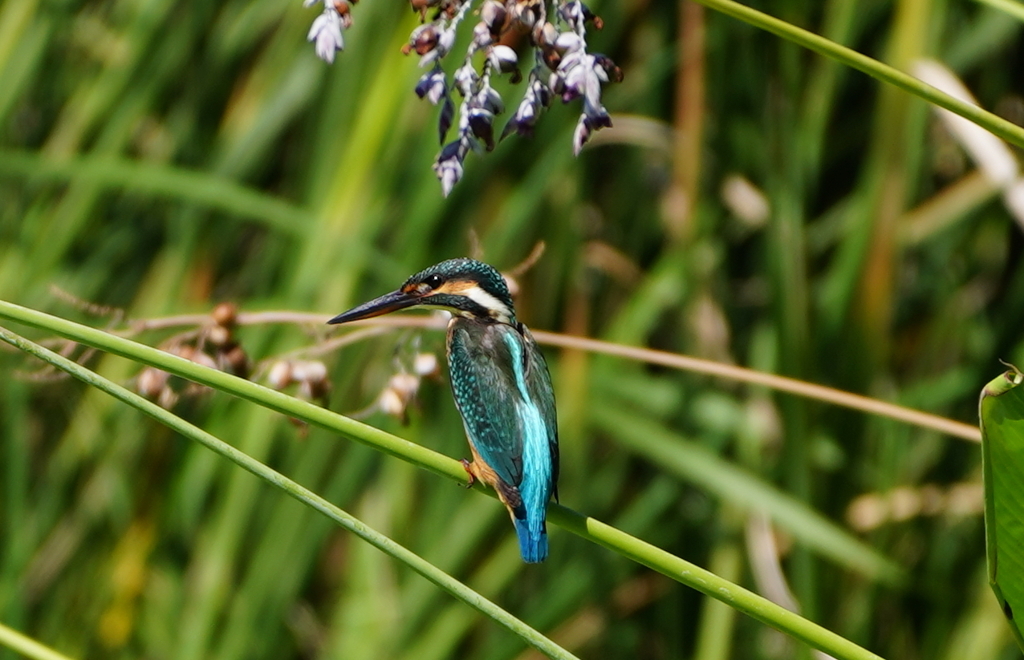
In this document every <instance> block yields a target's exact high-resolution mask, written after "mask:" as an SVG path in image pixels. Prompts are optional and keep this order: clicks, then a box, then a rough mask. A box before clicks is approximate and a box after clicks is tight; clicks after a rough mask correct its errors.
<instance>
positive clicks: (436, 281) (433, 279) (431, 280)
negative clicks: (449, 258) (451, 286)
mask: <svg viewBox="0 0 1024 660" xmlns="http://www.w3.org/2000/svg"><path fill="white" fill-rule="evenodd" d="M423 283H424V284H426V285H427V286H429V287H430V288H431V289H436V288H437V287H439V286H441V285H442V284H444V278H443V277H441V276H440V275H428V276H427V279H425V280H423Z"/></svg>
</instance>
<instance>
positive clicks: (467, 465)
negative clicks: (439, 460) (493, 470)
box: [460, 459, 476, 488]
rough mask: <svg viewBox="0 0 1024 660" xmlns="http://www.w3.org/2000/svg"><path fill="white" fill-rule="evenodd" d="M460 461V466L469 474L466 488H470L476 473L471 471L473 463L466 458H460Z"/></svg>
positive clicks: (474, 480) (474, 481)
mask: <svg viewBox="0 0 1024 660" xmlns="http://www.w3.org/2000/svg"><path fill="white" fill-rule="evenodd" d="M460 463H462V467H463V468H465V470H466V474H468V475H469V482H467V483H466V488H472V487H473V484H475V483H476V475H475V474H474V473H473V464H472V463H470V462H469V461H467V460H466V459H462V460H461V461H460Z"/></svg>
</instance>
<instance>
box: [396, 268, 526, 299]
mask: <svg viewBox="0 0 1024 660" xmlns="http://www.w3.org/2000/svg"><path fill="white" fill-rule="evenodd" d="M432 275H439V276H441V277H442V278H443V279H444V280H445V281H453V280H467V281H470V282H476V283H477V284H478V285H479V286H480V288H481V289H483V290H484V291H485V292H487V293H489V294H490V295H492V296H494V297H495V298H497V299H498V300H499V301H500V302H501V303H502V304H504V305H505V306H506V307H507V308H508V309H509V310H514V309H515V308H514V307H513V305H512V294H511V293H509V290H508V285H507V284H506V283H505V278H504V277H502V275H501V273H499V272H498V270H497V269H496V268H495V267H494V266H491V265H490V264H485V263H484V262H482V261H477V260H476V259H468V258H466V257H461V258H458V259H449V260H447V261H442V262H441V263H439V264H436V265H433V266H431V267H430V268H425V269H423V270H421V271H420V272H418V273H416V274H415V275H413V276H412V277H410V278H409V279H407V280H406V281H405V284H404V285H403V287H405V286H408V285H410V284H418V283H420V282H423V281H425V280H426V279H427V278H428V277H430V276H432Z"/></svg>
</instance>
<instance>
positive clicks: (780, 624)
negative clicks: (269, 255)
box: [0, 301, 880, 660]
mask: <svg viewBox="0 0 1024 660" xmlns="http://www.w3.org/2000/svg"><path fill="white" fill-rule="evenodd" d="M0 318H4V319H9V320H12V321H16V322H18V323H23V324H25V325H29V326H32V327H36V328H40V329H43V330H46V331H49V332H53V333H56V334H58V335H60V336H62V337H65V338H67V339H71V340H73V341H77V342H80V343H82V344H85V345H87V346H91V347H93V348H98V349H100V350H103V351H106V352H109V353H112V354H114V355H120V356H122V357H126V358H129V359H131V360H134V361H136V362H140V363H142V364H146V365H149V366H153V367H157V368H159V369H164V370H166V371H168V372H169V373H172V374H174V375H176V376H179V377H182V378H187V379H188V380H191V381H193V382H196V383H200V384H203V385H207V386H210V387H214V388H215V389H218V390H220V391H223V392H226V393H229V394H232V395H234V396H237V397H240V398H243V399H246V400H249V401H252V402H254V403H257V404H259V405H261V406H264V407H266V408H269V409H271V410H276V411H278V412H281V413H284V414H286V415H290V416H292V417H296V418H298V419H301V420H304V421H306V422H309V423H311V424H316V425H318V426H322V427H324V428H326V429H329V430H332V431H335V432H337V433H342V434H344V435H346V436H348V437H350V438H352V439H353V440H356V441H359V442H362V443H363V444H366V445H369V446H371V447H374V448H375V449H377V450H379V451H384V452H386V453H388V454H391V455H393V456H396V457H398V458H401V459H402V460H405V461H407V462H409V463H412V464H414V465H417V466H418V467H421V468H424V469H427V470H430V471H431V472H434V473H435V474H438V475H441V476H445V477H448V478H450V479H453V480H457V481H459V482H460V483H464V481H465V470H464V468H463V467H462V465H461V464H460V463H459V462H458V461H456V460H453V459H451V458H448V457H447V456H443V455H441V454H438V453H437V452H434V451H431V450H429V449H427V448H425V447H421V446H419V445H417V444H415V443H412V442H409V441H407V440H403V439H402V438H399V437H397V436H394V435H391V434H390V433H386V432H384V431H381V430H379V429H376V428H374V427H372V426H368V425H366V424H362V423H360V422H357V421H355V420H353V419H349V418H347V417H343V416H342V415H338V414H337V413H334V412H331V411H329V410H326V409H324V408H321V407H319V406H316V405H313V404H311V403H309V402H307V401H302V400H300V399H296V398H295V397H291V396H288V395H286V394H283V393H281V392H278V391H276V390H271V389H269V388H266V387H263V386H262V385H258V384H256V383H253V382H250V381H248V380H245V379H242V378H238V377H236V376H232V375H230V374H227V373H224V372H222V371H218V370H216V369H211V368H209V367H204V366H202V365H199V364H196V363H194V362H191V361H189V360H186V359H184V358H181V357H178V356H176V355H171V354H170V353H167V352H164V351H161V350H158V349H155V348H152V347H150V346H146V345H143V344H140V343H138V342H134V341H131V340H129V339H125V338H123V337H118V336H116V335H112V334H110V333H108V332H104V331H102V330H97V329H95V328H90V327H88V326H84V325H81V324H79V323H74V322H73V321H68V320H66V319H62V318H58V317H55V316H52V315H50V314H45V313H43V312H39V311H37V310H33V309H28V308H26V307H22V306H20V305H15V304H13V303H9V302H6V301H0ZM10 334H11V333H6V332H3V331H0V338H3V337H4V336H5V335H10ZM11 336H12V337H13V338H14V339H15V342H17V343H15V345H16V346H18V347H19V348H22V343H24V346H25V347H26V348H23V350H26V351H28V352H31V353H32V354H33V355H39V356H40V357H42V356H48V357H50V356H52V359H53V360H54V362H52V363H53V364H55V366H60V368H61V369H65V368H66V370H68V371H69V373H72V375H75V376H76V377H78V378H80V379H83V380H84V379H88V378H90V377H91V376H95V374H93V372H92V371H90V370H88V369H86V368H85V367H82V366H81V365H79V364H77V363H75V362H72V361H70V360H67V359H66V358H63V357H62V356H59V355H56V354H55V353H52V352H51V351H46V349H42V347H36V345H35V344H32V343H31V342H26V341H25V340H21V339H20V338H19V337H17V335H11ZM33 347H35V348H38V349H39V350H40V352H39V353H37V352H36V350H35V348H33ZM48 361H49V360H48ZM79 374H81V376H79ZM97 378H99V377H98V376H97ZM104 381H105V379H101V380H100V381H98V382H104ZM86 382H91V381H89V380H86ZM105 382H106V383H109V381H105ZM110 385H111V386H112V387H113V388H116V389H112V390H110V393H111V394H113V393H115V392H116V393H118V395H127V396H129V397H134V398H137V399H140V400H141V402H143V403H145V404H147V414H152V415H154V416H156V415H160V416H161V417H163V416H164V415H165V414H166V418H165V419H160V418H158V419H160V421H161V422H163V423H166V424H168V425H169V426H171V428H174V429H175V430H178V431H179V432H183V433H184V432H185V431H186V430H187V427H181V428H179V427H178V426H176V425H177V424H178V423H179V422H183V421H184V420H181V419H180V418H179V417H177V416H175V415H172V414H170V413H168V412H167V411H165V410H164V409H163V408H160V407H159V406H156V405H155V404H152V403H151V402H149V401H147V400H145V399H142V398H141V397H138V395H136V394H134V393H132V392H129V391H128V390H125V389H124V388H122V387H120V386H117V385H114V384H113V383H110ZM97 386H99V385H97ZM105 391H107V390H105ZM119 398H120V396H119ZM189 426H191V425H189ZM200 433H201V434H203V435H199V436H195V439H196V440H197V441H201V440H200V438H207V437H208V438H209V439H212V440H213V441H214V444H216V445H218V446H219V445H223V443H221V442H220V440H217V439H216V438H213V436H209V434H205V432H202V431H200ZM190 437H191V436H190ZM204 444H205V443H204ZM211 448H212V446H211ZM224 450H225V455H227V454H228V453H231V454H233V455H235V456H236V457H245V455H244V454H241V452H238V451H237V450H235V449H234V448H233V447H230V446H228V445H224ZM245 458H248V457H245ZM231 460H235V459H234V458H232V459H231ZM250 460H251V459H250ZM236 462H238V461H236ZM253 463H254V464H255V465H253V466H252V467H254V468H256V469H266V470H268V471H269V473H272V474H273V475H276V476H274V477H273V480H272V481H271V483H274V484H275V485H277V484H278V482H279V481H280V480H286V478H285V477H283V476H282V475H280V474H278V473H276V472H273V471H272V470H269V468H266V466H264V465H263V464H262V463H259V462H258V461H254V462H253ZM239 464H241V463H239ZM246 469H250V468H249V467H247V468H246ZM250 471H253V470H250ZM286 481H287V480H286ZM299 488H301V486H299ZM474 489H476V490H478V492H486V493H487V494H488V495H490V496H492V497H494V494H493V491H490V490H486V489H484V487H483V486H481V485H480V484H479V483H478V484H476V485H475V486H474ZM310 495H312V496H313V497H314V498H318V499H320V500H322V498H319V497H318V496H316V495H315V494H312V493H310ZM303 501H305V500H303ZM325 504H327V506H328V507H331V508H336V507H333V505H330V504H329V503H326V502H325ZM311 506H312V505H311ZM314 508H317V507H314ZM317 510H319V511H322V512H324V510H323V509H320V508H317ZM338 511H340V509H338ZM342 513H344V512H342ZM344 515H346V516H347V515H348V514H344ZM548 520H549V522H551V523H552V524H554V525H558V526H560V527H562V528H564V529H566V530H568V531H570V532H572V533H574V534H576V535H578V536H580V537H582V538H585V539H587V540H589V541H592V542H594V543H597V544H599V545H601V546H604V547H605V548H608V549H610V550H612V551H613V552H616V553H618V554H620V555H622V556H624V557H627V558H629V559H632V560H633V561H636V562H638V563H640V564H643V565H644V566H647V567H648V568H651V569H653V570H655V571H658V572H659V573H661V574H662V575H666V576H668V577H670V578H672V579H673V580H675V581H677V582H680V583H682V584H685V585H687V586H689V587H691V588H693V589H696V590H698V591H700V592H701V593H704V594H707V595H708V596H711V597H713V598H715V599H717V600H720V601H722V602H725V603H728V604H729V605H731V606H733V607H735V608H736V609H737V610H739V611H741V612H744V613H746V614H749V615H750V616H752V617H754V618H755V619H757V620H759V621H761V622H763V623H766V624H768V625H770V626H772V627H773V628H776V629H778V630H781V631H782V632H785V633H786V634H788V635H791V636H793V637H794V638H796V639H799V640H802V641H804V642H806V643H807V644H809V645H810V646H812V647H814V648H816V649H819V650H821V651H824V652H825V653H828V654H829V655H831V656H833V657H835V658H839V659H840V660H846V659H849V660H878V658H880V656H878V655H877V654H875V653H872V652H871V651H868V650H867V649H864V648H862V647H860V646H858V645H857V644H855V643H853V642H851V641H850V640H848V639H846V638H844V637H842V636H840V635H838V634H836V633H834V632H832V631H831V630H828V629H827V628H824V627H822V626H820V625H818V624H816V623H814V622H813V621H810V620H809V619H805V618H804V617H802V616H800V615H798V614H796V613H794V612H790V611H789V610H787V609H786V608H784V607H781V606H779V605H776V604H775V603H773V602H771V601H770V600H768V599H767V598H764V597H762V596H759V595H757V594H755V593H753V592H751V591H749V590H747V589H744V588H743V587H741V586H739V585H737V584H733V583H731V582H729V581H727V580H723V579H722V578H720V577H718V576H717V575H714V574H713V573H711V572H709V571H707V570H705V569H703V568H701V567H699V566H697V565H695V564H692V563H690V562H688V561H686V560H684V559H682V558H680V557H677V556H675V555H673V554H671V553H668V552H666V551H664V550H662V549H661V548H658V547H656V546H653V545H651V544H650V543H646V542H644V541H642V540H640V539H638V538H636V537H633V536H630V535H629V534H626V533H625V532H623V531H621V530H619V529H616V528H614V527H612V526H610V525H607V524H605V523H602V522H601V521H599V520H595V519H594V518H590V517H588V516H585V515H583V514H581V513H578V512H576V511H573V510H572V509H569V508H567V507H564V506H561V505H557V504H552V505H549V509H548ZM360 524H361V523H360ZM388 541H390V539H389V540H388ZM406 552H408V551H407V550H406ZM409 554H410V555H412V557H413V558H415V559H417V560H419V561H424V560H422V559H421V558H419V557H418V555H415V554H412V553H409ZM424 563H426V564H427V566H430V567H433V565H432V564H429V563H427V562H424ZM442 574H443V572H442ZM457 584H461V583H457ZM487 602H489V601H487Z"/></svg>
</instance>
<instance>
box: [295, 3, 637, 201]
mask: <svg viewBox="0 0 1024 660" xmlns="http://www.w3.org/2000/svg"><path fill="white" fill-rule="evenodd" d="M352 1H354V0H352ZM316 2H322V3H323V4H324V12H323V13H322V14H321V15H320V16H319V17H318V18H317V19H316V20H315V21H314V23H313V26H312V28H311V29H310V31H309V37H308V38H309V40H310V41H313V42H315V44H316V52H317V55H318V56H319V57H321V58H322V59H324V60H325V61H327V62H332V61H333V60H334V54H335V52H336V51H338V50H341V49H342V47H343V45H344V42H343V39H342V33H341V31H342V29H343V28H344V29H347V28H348V27H349V26H350V25H351V17H350V13H349V10H350V6H349V4H348V2H347V1H346V0H305V4H306V6H310V5H311V4H314V3H316ZM410 2H411V4H412V6H413V9H414V10H416V11H419V12H420V16H421V18H422V19H423V20H424V23H423V24H422V25H420V26H419V27H417V28H416V29H415V30H413V32H412V34H411V35H410V37H409V42H408V43H407V44H406V45H405V47H404V48H403V52H405V53H406V54H409V53H413V52H415V53H416V54H417V55H418V56H419V58H420V61H419V65H420V67H421V68H427V67H429V70H428V71H427V72H426V73H425V74H423V76H421V77H420V79H419V81H418V82H417V84H416V94H417V95H418V96H419V97H420V98H425V99H427V100H429V101H430V102H431V103H432V104H434V105H436V106H439V108H440V113H439V116H438V126H437V127H438V135H439V137H440V141H441V144H442V145H443V146H442V148H441V153H440V154H439V155H438V157H437V160H435V162H434V165H433V168H434V172H435V173H436V174H437V178H438V179H439V180H440V182H441V189H442V191H443V192H444V194H445V196H447V195H448V194H449V193H450V192H451V190H452V188H453V187H454V186H455V184H456V183H458V181H459V180H460V179H461V178H462V175H463V171H464V170H463V163H464V161H465V159H466V156H467V155H468V154H469V152H470V151H477V152H485V151H491V150H493V149H494V147H495V137H494V136H495V131H494V120H495V117H496V116H497V115H499V114H501V113H502V112H503V111H504V109H505V104H504V102H503V101H502V98H501V95H500V94H499V93H498V92H497V90H495V89H494V88H493V87H492V86H491V78H492V76H500V75H508V76H509V78H510V81H511V82H513V83H517V82H519V81H520V80H521V79H522V73H521V71H520V68H519V65H520V55H519V54H517V53H516V50H515V49H516V48H518V49H519V50H520V51H522V50H524V48H523V47H522V45H523V43H528V44H529V48H530V50H532V51H533V54H534V58H533V59H534V64H533V66H532V68H531V69H530V72H529V75H528V76H527V82H526V92H525V93H524V95H523V98H522V100H521V101H520V102H519V105H518V106H517V107H516V110H515V112H514V113H513V115H512V118H511V119H510V120H509V121H508V122H507V123H506V124H505V127H504V129H503V130H502V132H501V136H500V138H499V139H504V138H505V137H506V136H508V135H509V134H511V133H517V134H519V135H527V136H529V135H532V134H533V131H534V127H535V126H536V123H537V119H538V118H539V117H540V115H541V114H542V113H543V111H544V109H545V108H546V107H548V106H549V105H550V104H551V101H552V99H554V98H556V97H557V98H561V99H562V102H563V103H569V102H571V101H574V100H576V99H582V101H583V112H582V113H581V114H580V118H579V121H578V123H577V125H576V130H575V132H574V134H573V153H575V154H576V155H579V152H580V150H581V149H582V148H583V145H584V144H586V142H587V141H588V140H589V139H590V136H591V135H592V134H593V132H594V131H597V130H599V129H601V128H604V127H606V126H611V123H612V122H611V117H610V116H609V114H608V111H607V110H606V109H605V107H604V105H603V104H602V103H601V89H602V86H603V85H605V84H606V83H609V82H618V81H620V80H622V72H621V71H620V70H619V68H618V67H617V66H615V63H614V62H612V61H611V59H610V58H608V57H607V56H605V55H601V54H596V53H591V52H589V51H588V50H587V41H586V29H587V26H588V25H593V26H594V27H596V28H598V29H600V28H601V27H602V23H601V19H600V18H598V17H597V16H595V15H594V14H592V13H591V11H590V10H589V9H588V8H587V7H586V6H585V5H584V4H583V3H582V2H580V1H579V0H484V2H483V4H482V5H480V8H479V12H478V13H479V18H480V20H479V22H477V23H476V24H475V25H474V27H473V31H472V35H473V36H472V39H471V41H470V44H469V46H468V48H467V49H466V54H465V57H464V60H463V62H462V64H461V66H459V67H458V68H457V69H456V70H455V71H454V72H453V74H452V77H451V79H449V77H448V75H447V74H446V73H445V71H444V69H443V68H442V66H441V62H442V60H444V58H445V57H446V56H447V55H448V54H449V53H450V52H451V50H452V48H453V46H454V45H455V37H456V31H457V29H458V27H459V25H460V24H461V23H462V22H463V20H464V19H465V18H466V16H467V14H468V13H469V10H470V9H471V8H472V6H473V5H474V0H410ZM549 4H550V5H551V6H550V7H549ZM549 9H550V10H552V11H551V12H550V15H551V17H552V20H548V16H549ZM428 10H432V11H433V16H432V18H431V20H430V21H429V22H426V20H427V12H428ZM478 53H480V54H482V55H483V57H482V58H476V57H475V56H476V55H477V54H478ZM476 59H479V64H475V63H474V60H476ZM453 91H454V92H457V93H458V94H459V96H460V97H461V99H462V100H461V103H460V104H459V106H458V118H459V119H458V124H457V135H456V138H455V139H454V140H453V141H451V142H448V143H447V144H445V138H446V136H447V135H448V132H449V131H450V130H451V128H452V126H453V124H454V123H455V116H456V103H455V101H454V99H453V94H452V92H453Z"/></svg>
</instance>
